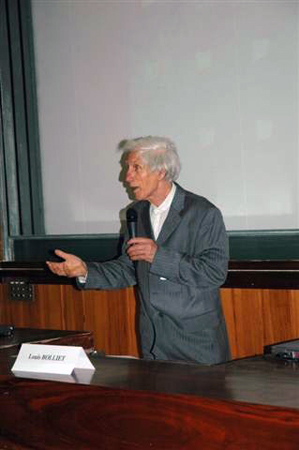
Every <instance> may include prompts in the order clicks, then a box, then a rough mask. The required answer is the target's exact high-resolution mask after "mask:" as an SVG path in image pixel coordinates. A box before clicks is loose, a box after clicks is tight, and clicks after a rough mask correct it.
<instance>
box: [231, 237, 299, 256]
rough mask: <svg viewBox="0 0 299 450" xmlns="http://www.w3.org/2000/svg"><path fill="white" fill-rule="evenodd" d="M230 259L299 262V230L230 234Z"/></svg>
mask: <svg viewBox="0 0 299 450" xmlns="http://www.w3.org/2000/svg"><path fill="white" fill-rule="evenodd" d="M229 241H230V259H235V260H239V261H240V260H255V259H256V260H295V259H298V260H299V230H279V231H246V232H245V231H232V232H229Z"/></svg>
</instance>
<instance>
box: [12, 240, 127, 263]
mask: <svg viewBox="0 0 299 450" xmlns="http://www.w3.org/2000/svg"><path fill="white" fill-rule="evenodd" d="M121 243H122V239H121V238H120V236H119V235H118V234H109V235H108V234H103V235H88V236H73V235H72V236H36V237H30V238H26V237H16V238H13V247H14V260H15V261H45V260H48V259H50V260H59V258H57V257H56V256H55V255H54V250H55V249H60V250H63V251H65V252H67V253H73V254H75V255H77V256H79V257H80V258H82V259H84V260H86V261H107V260H109V259H114V258H115V257H117V256H118V255H120V253H121Z"/></svg>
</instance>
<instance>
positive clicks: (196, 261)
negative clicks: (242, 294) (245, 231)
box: [150, 207, 229, 289]
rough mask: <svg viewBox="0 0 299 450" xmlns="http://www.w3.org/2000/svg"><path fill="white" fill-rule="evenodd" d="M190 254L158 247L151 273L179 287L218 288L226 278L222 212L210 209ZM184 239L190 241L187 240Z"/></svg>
mask: <svg viewBox="0 0 299 450" xmlns="http://www.w3.org/2000/svg"><path fill="white" fill-rule="evenodd" d="M194 232H195V233H196V235H195V239H194V242H195V244H194V249H193V251H192V254H187V253H185V252H182V251H180V250H179V249H178V248H174V247H173V248H172V247H171V244H169V245H167V246H160V247H159V248H158V250H157V252H156V255H155V258H154V261H153V263H152V265H151V268H150V272H151V273H152V274H155V275H158V276H160V277H165V278H166V279H168V280H169V281H172V282H174V283H179V284H182V285H189V286H194V287H196V288H201V289H209V288H213V287H219V286H221V285H222V284H223V283H224V281H225V279H226V275H227V266H228V258H229V251H228V238H227V234H226V230H225V226H224V222H223V218H222V215H221V212H220V211H219V209H217V208H216V207H213V208H210V209H209V210H208V211H207V213H206V215H205V217H204V219H203V220H202V221H201V223H200V224H199V226H198V228H197V229H195V231H194ZM185 238H186V239H189V238H190V236H186V233H185Z"/></svg>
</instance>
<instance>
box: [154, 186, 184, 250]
mask: <svg viewBox="0 0 299 450" xmlns="http://www.w3.org/2000/svg"><path fill="white" fill-rule="evenodd" d="M184 204H185V192H184V190H183V189H182V188H181V187H180V186H179V185H178V184H176V193H175V195H174V199H173V201H172V204H171V206H170V209H169V212H168V215H167V217H166V220H165V222H164V224H163V226H162V229H161V231H160V234H159V236H158V239H157V244H162V243H163V242H165V241H166V239H167V238H168V237H169V236H170V235H171V233H172V232H173V231H174V230H175V229H176V228H177V226H178V225H179V223H180V222H181V220H182V217H181V211H182V210H183V208H184Z"/></svg>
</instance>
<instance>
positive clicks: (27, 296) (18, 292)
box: [9, 280, 34, 302]
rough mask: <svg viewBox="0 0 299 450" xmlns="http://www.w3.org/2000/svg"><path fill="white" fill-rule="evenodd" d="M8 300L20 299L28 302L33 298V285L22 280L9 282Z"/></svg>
mask: <svg viewBox="0 0 299 450" xmlns="http://www.w3.org/2000/svg"><path fill="white" fill-rule="evenodd" d="M9 296H10V300H21V301H25V302H28V301H29V302H30V301H32V300H34V289H33V286H32V285H31V284H30V283H28V282H27V281H24V280H13V281H10V282H9Z"/></svg>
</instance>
